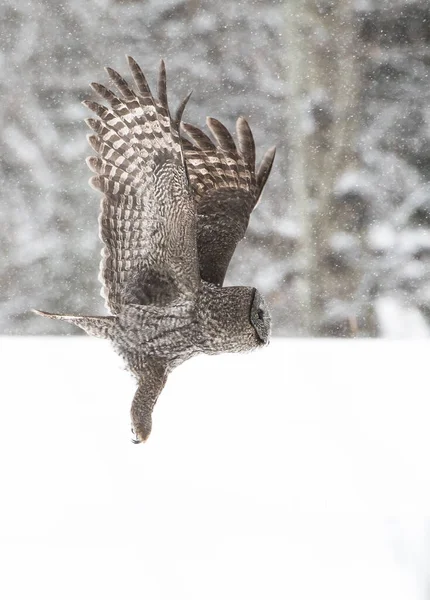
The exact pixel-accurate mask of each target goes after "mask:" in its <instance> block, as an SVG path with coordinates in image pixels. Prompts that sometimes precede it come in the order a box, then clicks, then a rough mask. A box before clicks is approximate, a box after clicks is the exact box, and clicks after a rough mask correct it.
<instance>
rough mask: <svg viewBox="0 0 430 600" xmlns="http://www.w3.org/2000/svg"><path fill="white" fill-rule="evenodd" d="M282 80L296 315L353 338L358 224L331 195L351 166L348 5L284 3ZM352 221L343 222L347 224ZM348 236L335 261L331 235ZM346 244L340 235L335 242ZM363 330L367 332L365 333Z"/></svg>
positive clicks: (352, 75) (353, 113) (313, 330)
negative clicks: (296, 242)
mask: <svg viewBox="0 0 430 600" xmlns="http://www.w3.org/2000/svg"><path fill="white" fill-rule="evenodd" d="M287 43H288V56H287V64H288V71H287V79H288V82H289V92H290V106H289V114H288V119H289V142H290V147H291V154H290V156H291V160H290V172H291V185H292V190H293V197H294V198H295V201H296V203H297V207H298V213H299V220H300V222H301V225H302V246H301V261H300V262H301V268H302V272H303V274H304V284H303V288H302V312H303V323H304V328H305V330H306V332H307V333H308V334H311V335H354V333H355V330H356V328H357V322H358V321H360V329H361V328H362V327H363V326H364V328H365V329H367V323H366V321H367V318H366V317H364V320H363V318H362V315H358V309H356V308H355V294H356V293H357V290H358V287H359V284H360V280H361V278H362V270H361V268H360V261H359V255H360V246H361V241H360V235H359V234H360V231H359V229H360V219H359V218H358V216H357V215H356V214H351V211H352V213H354V211H355V210H356V209H358V210H361V208H362V207H361V204H360V202H357V204H355V205H354V204H353V205H351V200H354V199H353V198H349V203H348V204H349V207H348V210H345V206H341V205H342V203H341V202H340V201H339V198H336V195H335V193H334V190H335V187H336V183H337V182H338V180H339V177H340V175H342V173H345V172H346V171H352V170H353V169H355V168H356V166H357V158H356V153H355V131H356V127H357V125H358V121H359V119H358V114H359V110H358V100H359V97H358V91H359V83H360V81H359V80H360V77H359V70H358V59H357V54H358V53H357V44H358V39H357V35H356V31H355V27H354V12H353V6H352V1H351V0H332V1H329V0H320V1H318V0H290V1H289V2H288V14H287ZM349 220H350V221H351V222H348V221H349ZM345 230H346V231H349V232H351V231H353V233H352V234H350V238H351V239H354V242H355V240H357V242H356V243H357V244H358V249H357V247H356V248H355V252H356V258H355V259H353V260H352V261H351V260H349V262H348V261H346V263H345V261H342V257H341V256H338V257H336V252H334V250H333V245H332V243H333V234H335V233H337V232H339V231H345ZM342 239H347V238H345V237H344V238H342ZM366 332H367V333H369V332H368V331H366Z"/></svg>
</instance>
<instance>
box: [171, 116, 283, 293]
mask: <svg viewBox="0 0 430 600" xmlns="http://www.w3.org/2000/svg"><path fill="white" fill-rule="evenodd" d="M207 125H208V128H209V130H210V131H211V133H212V135H213V137H214V138H215V140H216V143H214V142H213V141H212V140H211V138H210V137H209V136H207V135H206V134H205V133H204V132H203V131H202V130H201V129H199V128H197V127H194V126H193V125H190V124H188V123H183V124H182V131H183V132H184V133H185V134H186V135H187V136H188V137H189V138H190V140H191V141H190V140H188V139H186V138H184V139H183V142H182V143H183V148H184V154H185V159H186V164H187V171H188V176H189V179H190V183H191V185H192V187H193V191H194V193H195V195H196V204H197V250H198V256H199V268H200V276H201V278H202V279H203V280H205V281H207V282H209V283H213V284H215V285H222V284H223V282H224V278H225V275H226V272H227V269H228V265H229V263H230V260H231V258H232V256H233V253H234V251H235V249H236V245H237V244H238V242H239V241H240V240H241V239H242V238H243V237H244V235H245V232H246V229H247V227H248V223H249V217H250V214H251V212H252V211H253V209H254V207H255V205H256V204H257V202H258V200H259V198H260V196H261V193H262V190H263V188H264V185H265V183H266V181H267V178H268V176H269V174H270V170H271V168H272V164H273V160H274V157H275V149H274V148H270V149H269V150H268V151H267V152H266V154H265V155H264V157H263V159H262V161H261V164H260V166H259V168H258V170H257V172H256V169H255V144H254V138H253V135H252V131H251V129H250V127H249V125H248V123H247V121H246V120H245V119H244V118H243V117H240V118H239V119H238V120H237V123H236V137H237V142H238V144H237V146H236V143H235V142H234V140H233V137H232V135H231V134H230V132H229V131H228V129H227V128H226V127H225V126H224V125H223V124H222V123H221V122H220V121H218V120H217V119H213V118H208V119H207Z"/></svg>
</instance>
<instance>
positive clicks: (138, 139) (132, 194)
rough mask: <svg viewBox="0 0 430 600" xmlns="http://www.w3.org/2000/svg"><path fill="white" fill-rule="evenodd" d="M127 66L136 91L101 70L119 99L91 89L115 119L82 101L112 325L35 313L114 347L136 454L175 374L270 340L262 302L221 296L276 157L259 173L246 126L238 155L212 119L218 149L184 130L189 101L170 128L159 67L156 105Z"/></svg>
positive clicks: (241, 295)
mask: <svg viewBox="0 0 430 600" xmlns="http://www.w3.org/2000/svg"><path fill="white" fill-rule="evenodd" d="M128 63H129V66H130V69H131V73H132V75H133V79H134V83H135V86H136V88H137V91H135V90H134V89H133V88H132V87H131V86H129V85H128V83H127V82H126V81H125V80H124V79H123V78H122V77H121V76H120V75H119V74H118V73H117V72H116V71H114V70H113V69H107V72H108V74H109V77H110V79H111V80H112V82H113V84H114V85H115V87H116V88H117V90H118V92H117V93H116V94H114V93H113V92H112V91H110V90H109V89H107V88H106V87H104V86H103V85H100V84H98V83H93V84H92V86H91V87H92V88H93V89H94V90H95V92H96V93H97V94H98V95H99V96H101V97H102V98H104V99H105V100H106V101H107V103H108V104H109V105H110V108H106V107H105V106H103V105H101V104H98V103H96V102H91V101H85V102H84V104H85V105H86V106H87V107H88V108H89V109H91V110H92V111H93V112H94V113H95V114H96V115H97V117H98V118H97V119H94V118H92V119H87V124H88V125H89V127H90V128H91V129H92V130H93V132H94V134H92V135H90V136H89V137H88V141H89V143H90V145H91V147H92V148H93V149H94V150H95V152H96V153H97V156H91V157H89V158H88V159H87V163H88V166H89V168H90V169H91V170H92V171H93V172H95V173H96V175H95V177H92V178H91V179H90V183H91V185H92V186H93V187H94V188H95V189H97V190H100V191H101V192H102V193H103V197H102V200H101V212H100V218H99V224H100V237H101V239H102V242H103V243H104V248H103V250H102V261H101V266H100V279H101V282H102V285H103V287H102V296H104V298H105V300H106V306H107V308H108V309H109V311H110V313H111V316H77V315H76V316H71V315H58V314H51V313H46V312H42V311H36V312H37V313H38V314H40V315H42V316H45V317H49V318H53V319H62V320H64V321H67V322H69V323H72V324H73V325H77V326H78V327H81V328H82V329H83V330H84V331H86V332H87V333H88V334H90V335H94V336H98V337H102V338H107V339H109V340H110V341H111V342H112V344H113V346H114V348H115V350H116V351H117V352H118V353H119V354H120V355H121V356H122V357H123V359H124V361H125V363H126V366H127V367H128V369H129V370H130V371H131V372H132V373H133V374H134V376H135V377H136V379H137V382H138V388H137V391H136V394H135V396H134V399H133V403H132V406H131V420H132V429H133V432H134V439H133V441H135V442H136V443H138V442H143V441H145V440H146V439H147V438H148V436H149V434H150V432H151V427H152V411H153V408H154V405H155V403H156V401H157V398H158V396H159V394H160V392H161V390H162V389H163V387H164V384H165V382H166V379H167V376H168V374H169V373H170V372H171V371H172V369H174V368H175V367H176V366H177V365H179V364H181V363H182V362H184V361H185V360H187V359H188V358H191V357H192V356H195V355H196V354H199V353H205V354H218V353H221V352H242V351H247V350H251V349H253V348H257V347H259V346H264V345H265V344H267V343H268V341H269V337H270V314H269V311H268V308H267V306H266V303H265V301H264V299H263V297H262V296H261V294H260V293H259V292H258V291H257V290H256V289H255V288H252V287H222V286H223V282H224V277H225V274H226V270H227V267H228V264H229V262H230V259H231V257H232V255H233V252H234V250H235V248H236V245H237V243H238V242H239V240H241V239H242V238H243V236H244V234H245V231H246V228H247V226H248V221H249V217H250V214H251V212H252V210H253V208H254V207H255V205H256V204H257V202H258V200H259V197H260V195H261V192H262V190H263V187H264V185H265V183H266V181H267V178H268V176H269V174H270V170H271V167H272V164H273V159H274V156H275V149H274V148H271V149H270V150H268V151H267V152H266V154H265V155H264V157H263V159H262V161H261V164H260V166H259V168H258V170H256V169H255V146H254V140H253V136H252V133H251V130H250V128H249V126H248V123H247V122H246V120H245V119H244V118H242V117H240V118H239V119H238V121H237V125H236V135H237V142H238V147H236V144H235V142H234V141H233V138H232V136H231V135H230V133H229V132H228V130H227V129H226V128H225V127H224V125H222V124H221V123H220V122H219V121H217V120H216V119H212V118H208V119H207V125H208V127H209V129H210V131H211V133H212V134H213V136H214V138H215V142H213V141H212V140H211V139H210V138H209V137H208V136H207V135H206V134H205V133H203V132H202V131H201V130H200V129H198V128H197V127H194V126H192V125H188V124H185V123H181V118H182V113H183V111H184V108H185V105H186V103H187V101H188V98H189V96H188V97H187V98H185V100H184V101H183V102H182V103H181V104H180V106H179V108H178V110H177V111H176V113H175V115H174V116H173V117H172V115H171V113H170V110H169V106H168V103H167V91H166V70H165V66H164V63H163V61H162V62H161V65H160V72H159V79H158V98H156V97H154V96H153V94H152V93H151V91H150V88H149V86H148V84H147V81H146V79H145V76H144V74H143V72H142V71H141V69H140V67H139V66H138V64H137V63H136V62H135V61H134V60H133V59H132V58H131V57H128ZM181 128H182V132H181V131H180V130H181ZM185 136H187V137H185Z"/></svg>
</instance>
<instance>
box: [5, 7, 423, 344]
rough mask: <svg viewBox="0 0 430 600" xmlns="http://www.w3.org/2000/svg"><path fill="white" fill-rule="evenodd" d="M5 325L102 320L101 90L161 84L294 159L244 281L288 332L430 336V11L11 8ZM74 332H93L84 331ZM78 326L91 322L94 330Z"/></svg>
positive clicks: (259, 228) (234, 273)
mask: <svg viewBox="0 0 430 600" xmlns="http://www.w3.org/2000/svg"><path fill="white" fill-rule="evenodd" d="M0 17H1V37H0V40H1V42H0V61H1V72H2V77H1V81H0V86H1V97H2V102H1V103H0V118H1V122H2V127H1V131H0V148H1V155H2V160H1V164H0V180H1V188H0V189H1V196H2V197H1V202H0V224H1V227H0V332H1V333H6V334H7V333H18V334H24V333H27V334H28V333H33V334H38V333H59V329H61V328H60V327H59V326H58V323H53V322H51V321H47V320H44V319H40V318H37V317H35V316H34V315H32V314H29V309H30V308H33V307H35V308H42V309H46V310H49V311H70V312H83V313H102V312H103V310H104V309H103V302H102V299H101V298H100V296H99V289H100V284H99V283H98V281H97V273H98V262H99V252H100V248H101V244H100V242H99V240H98V235H97V215H98V207H99V194H98V193H96V192H94V191H92V190H91V189H90V188H89V187H88V184H87V180H88V178H89V176H90V173H89V171H88V169H87V167H86V165H85V163H84V159H85V157H86V156H87V155H88V154H90V151H89V147H88V146H87V142H86V137H85V135H86V133H87V128H86V126H85V124H84V122H83V120H84V118H86V117H87V116H89V114H88V111H87V109H85V108H84V107H83V106H82V105H81V103H80V102H81V101H82V100H84V99H85V98H88V97H90V96H91V91H90V90H89V87H88V85H89V83H90V82H91V81H100V82H102V83H106V82H107V81H108V78H107V76H106V75H105V74H104V72H103V69H102V67H103V66H105V65H109V66H112V67H113V68H115V69H116V70H118V71H120V72H121V73H122V74H126V61H125V58H124V55H125V54H131V55H132V56H133V57H134V58H135V59H136V60H137V61H138V62H139V63H140V64H141V66H142V68H143V70H144V71H145V72H146V73H147V75H148V79H149V81H150V82H151V81H154V77H155V76H156V71H157V67H158V61H159V59H160V58H161V57H162V58H164V59H165V60H166V64H167V69H168V80H169V90H170V103H171V105H172V106H175V102H178V101H179V100H180V99H182V98H183V97H184V95H186V94H187V93H188V92H189V91H190V90H193V95H192V98H191V100H190V103H189V105H188V108H187V111H186V114H185V117H184V120H186V121H188V122H191V123H193V124H195V125H198V126H203V125H204V119H205V117H206V115H210V116H214V117H217V118H219V119H221V120H222V121H223V122H225V124H226V125H227V126H229V127H230V128H232V127H233V126H234V122H235V120H236V118H237V116H239V115H244V116H245V117H247V118H249V121H250V124H251V127H252V129H253V132H254V135H255V138H256V143H257V150H258V151H259V156H261V154H262V152H263V150H265V149H267V148H268V147H269V146H271V145H273V144H276V145H277V148H278V154H277V157H276V161H275V167H274V170H273V172H272V176H271V178H270V179H269V183H268V186H267V189H266V191H265V194H264V198H263V201H262V202H261V203H260V205H259V206H258V208H257V209H256V211H255V212H254V214H253V216H252V219H251V225H250V229H249V231H248V234H247V236H246V239H245V240H244V241H243V242H242V243H241V244H240V246H239V247H238V250H237V252H236V255H235V257H234V260H233V262H232V264H231V267H230V271H229V278H228V282H227V283H230V284H231V283H234V284H252V285H255V286H256V287H258V288H259V289H260V290H261V291H262V292H263V293H264V294H265V295H266V297H267V299H268V301H269V303H270V306H271V308H272V312H273V318H274V333H275V334H277V335H308V336H309V335H312V336H348V337H349V336H378V335H379V336H388V337H407V336H428V335H429V333H430V85H429V83H430V81H429V72H430V3H429V1H428V0H283V1H282V0H277V1H275V0H252V1H249V2H246V1H238V2H230V1H227V0H218V1H217V2H209V1H208V0H207V1H204V0H202V1H200V0H163V1H159V0H127V1H126V0H117V1H115V0H70V1H68V2H64V3H63V2H58V1H57V0H33V1H28V0H3V2H2V4H1V7H0ZM73 333H75V332H73ZM76 333H77V331H76Z"/></svg>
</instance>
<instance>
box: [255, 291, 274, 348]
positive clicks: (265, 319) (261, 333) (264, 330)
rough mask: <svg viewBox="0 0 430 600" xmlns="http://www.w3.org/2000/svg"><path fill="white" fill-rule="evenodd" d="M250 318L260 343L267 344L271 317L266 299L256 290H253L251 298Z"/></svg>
mask: <svg viewBox="0 0 430 600" xmlns="http://www.w3.org/2000/svg"><path fill="white" fill-rule="evenodd" d="M250 320H251V324H252V326H253V327H254V329H255V331H256V333H257V336H258V339H259V340H260V342H261V344H268V343H269V339H270V326H271V318H270V313H269V308H268V306H267V304H266V301H265V300H264V298H263V296H262V295H261V294H260V292H259V291H258V290H255V293H254V298H253V300H252V305H251V313H250Z"/></svg>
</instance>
